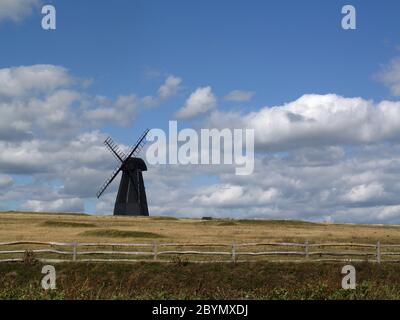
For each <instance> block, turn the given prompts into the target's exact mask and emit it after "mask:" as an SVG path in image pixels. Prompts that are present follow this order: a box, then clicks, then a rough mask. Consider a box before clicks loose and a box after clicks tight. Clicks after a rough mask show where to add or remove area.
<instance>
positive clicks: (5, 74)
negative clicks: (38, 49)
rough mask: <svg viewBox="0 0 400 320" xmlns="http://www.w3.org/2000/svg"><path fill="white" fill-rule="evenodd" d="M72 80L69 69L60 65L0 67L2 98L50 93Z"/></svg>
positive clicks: (0, 91)
mask: <svg viewBox="0 0 400 320" xmlns="http://www.w3.org/2000/svg"><path fill="white" fill-rule="evenodd" d="M71 82H72V78H71V77H70V76H69V74H68V71H67V70H66V69H65V68H63V67H59V66H53V65H34V66H22V67H14V68H5V69H0V98H1V97H3V98H4V97H6V98H13V97H22V96H27V95H29V94H36V93H50V92H52V91H54V90H55V89H57V88H60V87H64V86H67V85H69V84H70V83H71Z"/></svg>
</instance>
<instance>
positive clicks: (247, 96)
mask: <svg viewBox="0 0 400 320" xmlns="http://www.w3.org/2000/svg"><path fill="white" fill-rule="evenodd" d="M254 95H255V93H254V92H252V91H242V90H234V91H231V92H229V93H228V94H227V95H226V96H225V100H227V101H234V102H245V101H250V100H251V99H252V98H253V97H254Z"/></svg>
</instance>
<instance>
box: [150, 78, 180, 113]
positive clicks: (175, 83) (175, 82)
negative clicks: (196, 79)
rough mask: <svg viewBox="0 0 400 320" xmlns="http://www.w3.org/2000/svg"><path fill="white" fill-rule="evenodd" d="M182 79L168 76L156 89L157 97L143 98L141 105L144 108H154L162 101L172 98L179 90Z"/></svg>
mask: <svg viewBox="0 0 400 320" xmlns="http://www.w3.org/2000/svg"><path fill="white" fill-rule="evenodd" d="M181 84H182V79H181V78H179V77H176V76H173V75H171V76H168V77H167V78H166V79H165V82H164V83H163V84H162V85H161V87H160V88H159V89H158V93H157V95H156V96H155V97H154V96H147V97H144V98H143V100H142V101H143V103H144V105H145V106H148V107H154V106H158V105H159V104H161V103H163V102H164V101H166V100H168V99H170V98H172V97H174V96H175V95H177V94H178V92H179V91H180V89H181Z"/></svg>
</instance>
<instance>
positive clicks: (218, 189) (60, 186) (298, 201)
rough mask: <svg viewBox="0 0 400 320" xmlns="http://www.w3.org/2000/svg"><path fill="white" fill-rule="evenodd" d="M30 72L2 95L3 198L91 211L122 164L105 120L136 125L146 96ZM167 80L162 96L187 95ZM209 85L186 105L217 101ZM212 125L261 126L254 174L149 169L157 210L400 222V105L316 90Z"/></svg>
mask: <svg viewBox="0 0 400 320" xmlns="http://www.w3.org/2000/svg"><path fill="white" fill-rule="evenodd" d="M25 68H27V69H25V70H24V72H22V73H18V72H17V73H16V72H10V73H9V74H10V75H11V76H9V80H10V81H11V82H12V83H14V84H13V86H12V87H11V88H10V92H12V94H8V95H7V96H6V95H5V94H2V95H1V96H0V173H1V174H0V188H1V192H0V203H2V204H4V203H9V202H10V201H11V202H13V203H20V204H21V203H22V205H21V206H20V207H21V208H22V209H25V210H33V211H41V210H45V211H73V212H76V211H83V210H84V204H85V203H86V202H87V201H91V202H92V201H94V199H95V193H96V191H97V189H98V187H99V186H100V185H101V183H102V182H103V180H104V179H105V178H106V177H107V176H108V174H109V173H111V171H112V169H114V166H116V165H117V163H116V162H115V161H114V159H113V157H112V155H111V154H110V153H109V152H108V151H107V150H106V148H105V147H104V145H103V141H104V139H105V138H106V136H107V135H106V134H105V133H104V132H102V131H101V129H102V127H101V126H102V125H104V124H105V123H107V124H108V123H113V124H116V125H119V126H121V125H125V124H126V123H127V122H126V121H128V122H129V123H131V121H132V120H133V119H134V118H135V116H136V114H137V112H141V110H146V109H145V108H144V107H145V105H144V104H143V98H141V97H140V96H138V95H135V94H128V95H124V96H120V97H119V98H116V99H112V98H109V97H104V96H95V97H93V96H91V95H89V94H87V93H86V92H84V89H85V88H82V87H79V86H78V88H77V89H71V85H74V83H75V82H74V80H73V79H74V77H72V76H71V75H70V74H69V73H68V71H66V70H63V71H62V72H61V73H60V77H57V76H56V77H55V79H60V78H61V79H64V80H63V81H60V82H58V83H59V84H58V85H56V86H54V87H50V89H47V88H49V87H48V85H49V84H50V83H51V81H50V80H46V79H49V78H52V77H47V76H46V77H44V78H43V82H42V83H40V84H31V80H30V79H32V77H33V78H34V75H29V76H27V77H25V76H21V74H24V73H26V72H25V71H26V70H29V72H32V73H35V72H37V73H38V74H41V72H42V70H43V68H34V67H32V68H30V67H25ZM9 69H12V68H9ZM47 69H48V70H62V69H57V67H55V68H47ZM1 71H2V70H1V69H0V74H1ZM57 72H58V71H57ZM57 72H55V73H52V72H50V73H51V74H53V75H54V74H57ZM172 82H173V81H172ZM172 82H171V83H172ZM46 83H48V84H47V85H46ZM166 83H169V81H168V80H166V82H165V84H166ZM175 84H177V82H176V81H175ZM178 86H179V85H178ZM172 87H174V85H172ZM161 88H162V86H161V87H160V89H158V91H156V93H155V95H154V97H156V98H157V97H161V96H163V97H167V96H169V94H168V93H169V92H170V93H171V96H173V95H174V94H176V92H177V91H174V90H167V89H161ZM48 90H49V91H48ZM200 91H203V94H199V96H202V97H203V98H199V99H197V98H195V96H196V94H195V93H196V92H195V93H193V95H192V97H191V98H192V99H190V98H189V99H188V103H187V105H186V106H189V105H190V106H200V107H194V111H195V112H193V109H191V111H192V112H189V109H188V110H186V112H187V114H189V115H191V116H194V115H198V114H202V112H203V111H204V110H210V109H208V108H207V105H208V106H209V105H211V106H215V105H216V98H215V97H214V95H213V94H212V90H211V88H209V89H207V88H200V89H198V90H197V93H199V92H200ZM161 92H164V93H161ZM204 97H206V98H204ZM207 97H208V98H207ZM204 101H208V103H205V102H204ZM204 106H206V107H204ZM142 108H143V109H142ZM212 108H213V107H212ZM212 108H211V109H212ZM117 111H118V112H119V113H118V114H120V115H123V116H124V117H125V118H119V117H117V116H116V114H117ZM103 112H104V113H105V115H104V114H103V115H102V113H103ZM205 121H206V123H205V126H203V127H206V126H209V127H213V128H214V127H216V128H220V127H227V128H230V127H232V128H242V127H243V128H246V127H250V128H255V129H256V139H257V141H256V142H257V148H256V163H255V171H254V174H253V175H251V176H246V177H238V176H236V175H235V170H234V169H235V168H234V166H168V167H164V166H159V167H158V166H150V167H149V171H148V172H145V173H144V178H145V183H146V190H147V193H148V200H149V205H150V211H151V214H152V215H175V216H192V217H201V216H204V215H212V216H218V217H231V218H232V217H233V218H270V219H308V220H315V221H322V220H326V219H327V218H329V219H331V220H332V221H336V222H378V223H400V209H399V208H400V202H399V200H398V194H399V193H400V183H399V181H400V170H399V168H400V144H398V142H397V141H399V140H398V138H400V103H399V102H396V101H383V102H373V101H368V100H365V99H362V98H345V97H340V96H337V95H334V94H331V95H305V96H303V97H301V98H299V99H298V100H296V101H292V102H289V103H287V104H283V105H280V106H274V107H265V108H262V109H260V110H255V111H254V112H250V113H235V112H213V113H211V115H210V117H209V118H207V119H206V120H205ZM202 123H203V124H204V118H203V119H202ZM349 146H350V147H349ZM121 147H122V148H123V149H125V148H126V146H121ZM17 175H18V177H20V178H18V179H17V178H16V176H17ZM117 187H118V182H117V181H116V182H115V183H114V184H113V185H111V186H110V189H109V190H108V192H107V194H105V195H104V197H102V198H101V200H100V201H98V202H95V204H96V209H97V211H98V212H100V213H102V214H105V213H108V214H111V213H112V210H113V206H114V203H113V202H114V200H115V194H116V191H117ZM96 201H97V200H96ZM3 207H4V205H3ZM4 209H7V208H4Z"/></svg>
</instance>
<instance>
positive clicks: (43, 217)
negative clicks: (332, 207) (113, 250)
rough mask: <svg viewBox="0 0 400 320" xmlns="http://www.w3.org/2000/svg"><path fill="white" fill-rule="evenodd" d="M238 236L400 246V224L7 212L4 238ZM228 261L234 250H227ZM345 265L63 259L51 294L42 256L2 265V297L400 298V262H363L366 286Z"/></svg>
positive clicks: (225, 239)
mask: <svg viewBox="0 0 400 320" xmlns="http://www.w3.org/2000/svg"><path fill="white" fill-rule="evenodd" d="M24 240H25V241H28V240H31V241H55V242H75V241H77V242H81V243H82V242H103V243H104V242H112V243H115V242H119V243H138V242H139V243H147V242H152V241H157V242H167V243H171V242H174V243H193V242H196V243H217V242H218V243H221V242H222V243H231V242H232V241H236V242H238V243H240V242H253V241H254V242H260V241H271V242H273V241H277V242H280V241H284V242H301V243H304V242H305V241H306V240H308V241H310V243H326V242H329V243H331V242H361V243H371V244H373V243H376V242H377V241H378V240H380V241H381V242H382V243H385V244H400V227H399V226H380V225H345V224H315V223H308V222H300V221H251V220H248V221H246V220H240V221H238V220H224V219H221V220H211V221H202V220H196V219H176V218H166V217H149V218H143V217H113V216H107V217H98V216H87V215H69V214H62V215H56V214H36V213H0V242H8V241H24ZM228 259H229V258H228ZM343 265H344V263H316V262H306V263H284V262H280V263H276V262H274V263H272V262H268V261H263V262H260V261H254V262H251V263H250V262H249V263H247V262H246V263H238V264H233V263H214V264H194V263H188V262H187V261H186V260H185V259H172V261H171V262H167V263H155V262H147V263H134V264H132V263H130V264H123V263H118V264H116V263H114V264H113V263H108V264H102V263H92V264H85V263H83V262H79V263H63V264H57V266H56V268H57V290H55V291H50V292H45V291H44V290H43V289H42V288H41V286H40V281H41V278H42V277H43V275H42V274H41V267H42V266H43V263H39V262H35V259H34V258H33V259H32V260H27V261H25V262H24V263H13V264H9V263H2V264H0V283H1V284H2V285H1V286H0V299H399V298H400V276H399V274H400V265H399V264H395V263H387V262H385V263H383V264H382V265H377V264H374V263H357V264H354V265H355V266H356V268H357V284H358V287H357V290H355V291H345V290H342V289H341V280H342V277H343V276H342V275H341V268H342V267H343Z"/></svg>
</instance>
